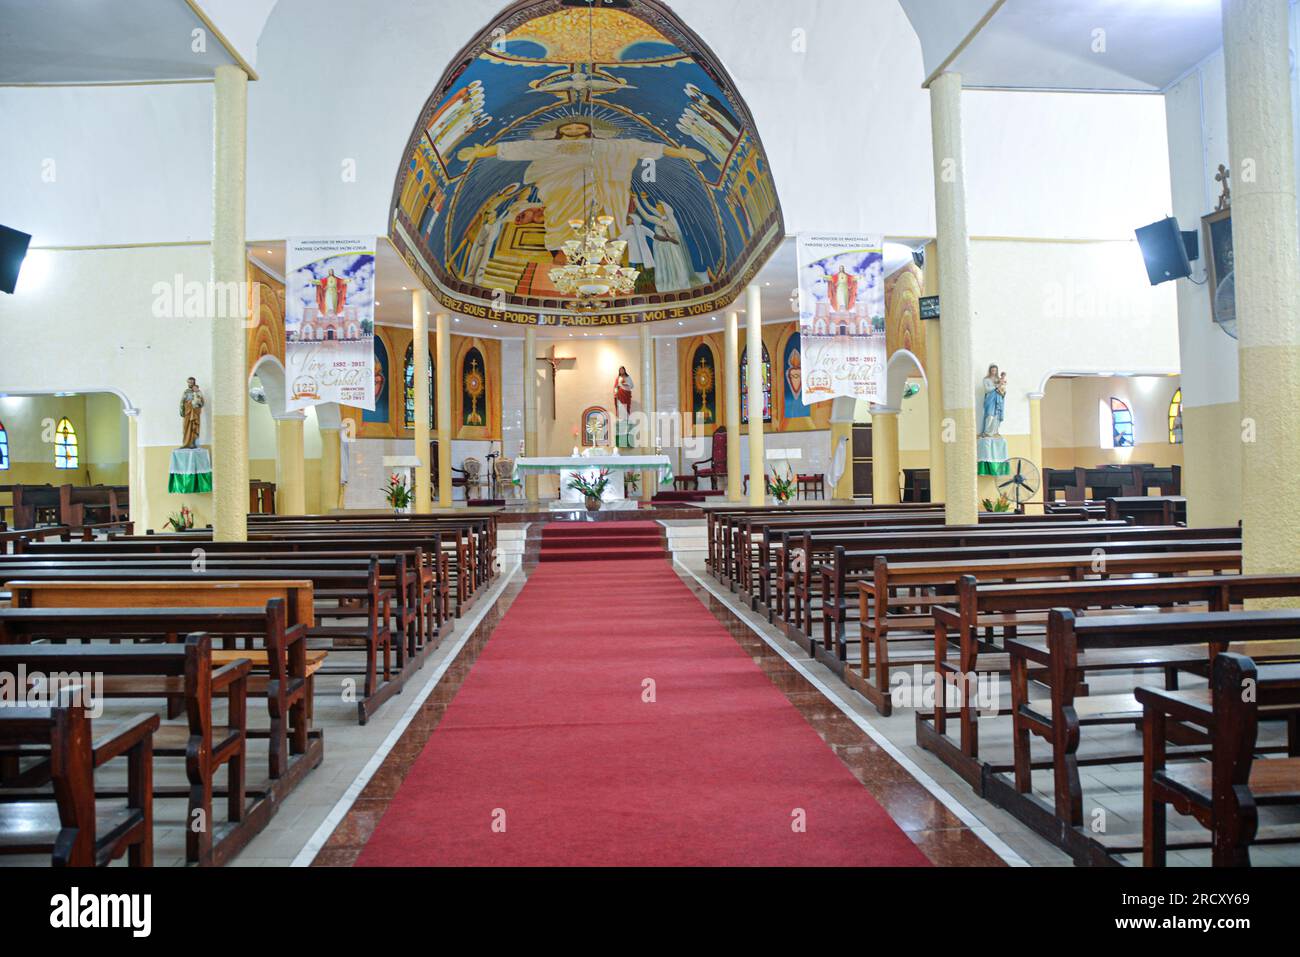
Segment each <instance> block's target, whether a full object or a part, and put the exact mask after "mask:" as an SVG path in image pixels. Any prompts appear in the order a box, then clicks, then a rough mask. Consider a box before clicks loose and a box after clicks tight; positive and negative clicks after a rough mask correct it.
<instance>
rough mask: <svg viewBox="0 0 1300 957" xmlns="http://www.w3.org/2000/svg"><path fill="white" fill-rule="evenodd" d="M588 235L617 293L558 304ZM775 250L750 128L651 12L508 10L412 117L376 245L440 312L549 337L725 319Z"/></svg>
mask: <svg viewBox="0 0 1300 957" xmlns="http://www.w3.org/2000/svg"><path fill="white" fill-rule="evenodd" d="M605 217H607V219H605ZM584 220H585V221H587V222H591V221H597V220H599V221H604V222H607V223H608V238H609V239H610V240H611V241H615V242H617V243H618V244H619V245H618V246H616V247H615V249H616V250H617V252H618V263H617V264H618V265H620V266H623V267H625V268H627V269H630V270H635V280H634V281H632V282H630V283H629V285H630V286H631V288H629V289H627V290H625V291H623V292H617V291H615V292H611V293H610V294H609V295H606V296H600V297H596V299H595V300H586V301H579V300H578V299H576V298H575V297H574V295H573V294H572V292H571V291H565V290H562V289H560V288H557V285H556V284H555V282H554V281H553V277H552V273H553V272H554V271H555V270H556V269H557V268H560V267H563V266H564V265H565V264H566V263H568V262H569V256H570V255H571V254H572V250H573V247H572V246H571V245H570V246H569V247H568V249H567V250H566V243H570V242H571V241H572V240H573V239H574V238H575V236H576V235H578V233H579V232H581V230H575V224H578V223H581V222H583V221H584ZM783 234H784V225H783V222H782V218H781V209H780V204H779V202H778V200H777V194H776V188H775V186H774V184H773V182H772V176H771V171H770V169H769V167H768V163H767V157H766V156H765V155H764V153H763V147H762V143H761V142H760V140H759V137H758V133H757V131H756V130H755V129H754V125H753V121H752V119H751V117H750V114H749V110H748V109H747V107H746V106H745V104H744V103H743V101H741V99H740V97H739V96H738V95H737V93H736V92H735V89H734V86H733V85H732V83H731V80H730V79H729V78H728V77H727V75H726V72H725V71H724V70H723V69H722V67H721V65H720V64H719V63H718V62H717V59H716V58H715V57H714V56H713V54H712V53H711V52H710V51H709V50H708V49H707V48H706V47H705V46H704V44H703V43H702V42H701V41H700V39H699V38H698V37H696V36H695V35H694V34H693V33H692V32H691V31H690V30H689V29H688V28H687V27H686V26H685V25H684V24H683V23H681V21H680V20H678V19H677V18H676V17H675V16H674V15H673V14H671V13H670V12H669V11H668V10H667V9H666V8H665V7H664V6H663V5H662V4H660V3H658V2H655V0H615V2H612V3H605V4H601V5H599V6H590V5H588V4H587V3H586V2H585V0H520V2H517V3H515V4H513V5H512V6H510V7H509V8H508V9H507V10H506V11H505V12H504V13H503V14H502V15H501V16H500V17H498V19H497V20H496V21H495V22H494V23H492V24H490V25H489V26H488V27H487V28H485V29H484V30H483V31H482V32H481V33H480V34H479V36H478V37H477V38H476V39H475V40H474V41H473V42H472V43H471V44H470V45H469V46H468V47H466V48H465V50H464V51H462V53H461V54H460V55H458V56H457V57H456V59H455V60H454V61H453V63H452V65H451V67H450V68H449V69H448V71H447V73H446V74H445V75H444V77H443V79H442V81H441V82H440V83H439V84H438V87H437V89H436V90H435V92H434V94H433V96H432V97H430V99H429V101H428V103H426V104H425V107H424V110H423V111H422V113H421V115H420V122H419V124H418V125H417V127H416V129H415V130H414V132H413V133H412V136H411V140H410V143H409V144H408V148H407V151H406V154H405V158H404V161H403V164H402V168H401V170H400V172H399V175H398V178H397V183H396V186H395V188H394V199H393V213H392V220H391V229H390V238H391V239H392V241H393V243H394V244H395V245H396V247H397V249H398V250H399V251H401V253H402V255H403V257H404V258H405V259H406V260H407V262H408V263H410V265H411V267H412V269H414V270H415V272H416V273H417V275H420V276H421V277H422V278H423V279H424V281H425V283H426V285H427V286H428V287H429V288H430V290H432V292H433V293H434V295H435V297H436V298H437V299H438V300H439V301H440V302H441V303H442V305H443V306H445V307H448V308H451V309H454V310H456V311H458V312H462V313H465V314H467V315H472V316H480V317H483V318H491V319H498V320H501V321H506V322H515V323H537V322H539V321H541V322H546V323H563V324H570V323H576V324H613V323H630V322H640V321H649V320H656V319H674V318H680V317H684V316H693V315H701V314H705V313H708V312H712V311H714V310H716V309H720V308H723V307H725V306H726V305H728V304H730V303H731V302H732V301H733V300H734V299H735V298H736V296H737V295H738V294H739V292H740V291H741V289H742V288H743V287H744V285H745V284H746V283H747V282H748V281H749V280H750V279H752V277H753V275H754V273H756V272H757V270H758V268H759V267H760V266H761V265H762V264H763V262H764V261H765V260H766V259H767V257H768V256H769V255H770V254H771V253H772V252H773V251H774V250H775V248H776V247H777V245H778V244H779V243H780V241H781V238H782V236H783ZM628 275H629V276H630V275H631V273H628ZM539 317H540V320H539Z"/></svg>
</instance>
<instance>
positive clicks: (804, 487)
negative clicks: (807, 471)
mask: <svg viewBox="0 0 1300 957" xmlns="http://www.w3.org/2000/svg"><path fill="white" fill-rule="evenodd" d="M795 483H796V488H797V489H798V493H799V497H800V498H814V497H816V498H820V499H824V498H826V476H825V475H824V474H823V473H821V472H816V473H813V474H811V475H798V476H796V477H795Z"/></svg>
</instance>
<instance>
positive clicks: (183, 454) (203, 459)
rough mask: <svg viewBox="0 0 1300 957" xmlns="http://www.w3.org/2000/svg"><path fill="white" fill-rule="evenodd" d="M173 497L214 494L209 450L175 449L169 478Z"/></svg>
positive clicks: (169, 487)
mask: <svg viewBox="0 0 1300 957" xmlns="http://www.w3.org/2000/svg"><path fill="white" fill-rule="evenodd" d="M167 491H168V492H170V493H171V494H172V495H209V494H211V492H212V455H211V453H209V452H208V450H207V449H202V448H198V449H175V450H174V451H173V452H172V464H171V470H170V472H169V474H168V476H167Z"/></svg>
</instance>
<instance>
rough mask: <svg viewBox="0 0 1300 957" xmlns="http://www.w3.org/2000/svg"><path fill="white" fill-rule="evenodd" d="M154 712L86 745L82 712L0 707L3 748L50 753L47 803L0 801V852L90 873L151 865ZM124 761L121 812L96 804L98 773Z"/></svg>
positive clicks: (88, 732)
mask: <svg viewBox="0 0 1300 957" xmlns="http://www.w3.org/2000/svg"><path fill="white" fill-rule="evenodd" d="M159 724H160V721H159V718H158V716H157V715H156V714H141V715H137V716H136V717H135V718H133V719H132V720H131V721H130V722H128V723H127V724H126V726H125V727H123V728H122V729H121V730H120V731H118V732H117V733H116V734H114V735H113V736H112V737H109V738H104V739H101V740H99V741H92V739H91V723H90V720H89V719H88V718H87V717H86V715H85V712H84V710H83V709H82V708H81V707H79V706H78V707H62V708H37V707H27V706H19V707H13V708H0V750H9V749H20V748H21V749H24V750H25V751H30V750H31V749H33V748H34V749H36V753H37V754H38V755H48V771H49V780H50V783H51V784H52V785H53V789H54V800H53V801H52V802H51V801H12V802H0V854H32V853H41V854H49V855H50V863H51V864H53V865H54V866H55V867H95V866H104V865H106V864H108V863H109V862H111V861H113V860H115V859H116V858H118V857H121V856H122V854H123V853H125V854H126V855H127V860H128V862H129V863H130V864H131V866H132V867H151V866H153V733H154V732H155V731H157V730H158V726H159ZM117 757H125V758H126V759H127V797H126V806H125V807H124V808H119V809H113V810H110V809H108V808H97V807H96V805H95V769H96V768H100V767H103V766H104V765H105V764H107V763H108V762H109V761H111V760H112V759H113V758H117Z"/></svg>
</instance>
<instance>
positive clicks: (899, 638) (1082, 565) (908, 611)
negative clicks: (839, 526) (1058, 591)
mask: <svg viewBox="0 0 1300 957" xmlns="http://www.w3.org/2000/svg"><path fill="white" fill-rule="evenodd" d="M1095 561H1096V559H1095V558H1094V557H1093V555H1092V554H1091V549H1089V550H1088V551H1087V553H1085V554H1075V555H1057V556H1033V557H1002V558H992V559H990V558H978V559H976V558H972V557H970V556H969V555H968V556H966V557H964V558H959V559H949V560H944V561H937V562H929V561H921V562H914V561H904V562H894V563H891V562H890V561H889V560H888V559H887V558H886V557H885V556H878V557H877V559H876V563H875V565H876V574H875V577H874V579H873V581H872V582H871V583H870V584H868V583H866V582H859V583H858V594H859V617H860V619H861V620H860V626H861V638H860V643H859V648H860V650H861V653H860V655H859V661H858V668H857V669H856V670H854V669H851V668H847V667H846V668H845V670H844V676H845V680H846V681H847V682H848V684H849V686H850V687H851V688H853V689H854V690H856V691H858V692H859V693H860V694H862V695H863V696H864V697H865V698H867V700H869V701H870V702H871V703H872V704H873V705H875V707H876V708H877V710H879V711H880V712H881V713H882V714H890V713H892V710H893V705H892V700H891V695H890V673H891V666H892V665H893V664H898V663H908V664H911V663H914V662H923V661H932V660H933V654H934V652H933V634H934V615H933V608H934V607H935V606H937V605H941V604H944V603H951V602H952V600H953V599H952V593H953V592H954V591H955V590H956V585H957V580H958V579H959V578H960V577H961V576H962V575H971V576H973V577H975V578H976V579H978V580H992V581H1051V580H1069V581H1080V580H1083V579H1085V578H1087V577H1089V576H1095V575H1096V574H1097V573H1096V572H1095V571H1094V564H1095ZM1240 568H1241V553H1240V551H1235V550H1226V549H1225V550H1221V551H1201V550H1198V551H1194V552H1181V551H1173V550H1171V551H1168V552H1135V553H1132V554H1114V553H1109V552H1108V555H1107V558H1106V564H1105V569H1106V571H1105V572H1104V573H1103V574H1104V575H1120V576H1132V575H1153V576H1171V575H1186V574H1191V573H1193V572H1213V573H1220V572H1223V571H1229V570H1231V571H1237V570H1240ZM901 588H907V589H910V590H912V591H913V592H914V593H913V594H909V595H901V596H900V595H896V594H894V593H893V592H894V591H895V590H897V589H901ZM915 592H929V594H916V593H915ZM900 632H901V633H900ZM891 641H892V642H893V643H894V645H895V646H897V645H912V646H915V647H912V648H909V649H908V651H907V652H902V651H900V650H899V649H897V648H894V649H891V644H890V643H891Z"/></svg>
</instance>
